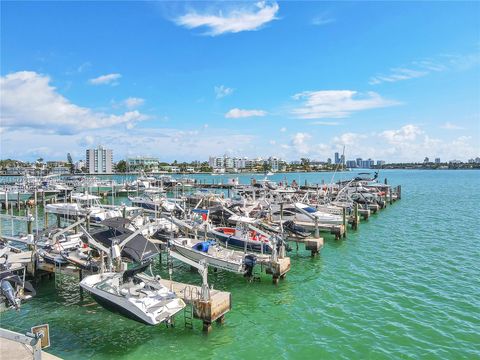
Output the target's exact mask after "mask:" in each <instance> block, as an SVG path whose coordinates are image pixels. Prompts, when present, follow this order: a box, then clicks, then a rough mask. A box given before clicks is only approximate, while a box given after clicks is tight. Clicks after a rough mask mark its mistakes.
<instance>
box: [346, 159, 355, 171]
mask: <svg viewBox="0 0 480 360" xmlns="http://www.w3.org/2000/svg"><path fill="white" fill-rule="evenodd" d="M356 167H357V162H356V161H355V160H348V161H347V168H350V169H353V168H356Z"/></svg>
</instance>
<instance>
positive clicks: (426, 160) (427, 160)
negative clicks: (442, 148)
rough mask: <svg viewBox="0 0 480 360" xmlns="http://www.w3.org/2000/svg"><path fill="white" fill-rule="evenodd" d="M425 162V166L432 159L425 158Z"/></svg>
mask: <svg viewBox="0 0 480 360" xmlns="http://www.w3.org/2000/svg"><path fill="white" fill-rule="evenodd" d="M423 162H424V163H425V164H426V163H429V162H430V159H429V158H428V156H425V159H423Z"/></svg>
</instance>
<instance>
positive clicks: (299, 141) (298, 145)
mask: <svg viewBox="0 0 480 360" xmlns="http://www.w3.org/2000/svg"><path fill="white" fill-rule="evenodd" d="M311 137H312V136H311V135H310V134H307V133H301V132H299V133H296V134H295V135H293V138H292V146H293V147H294V149H295V150H296V151H297V152H298V153H300V154H308V153H309V151H310V146H309V145H308V144H307V141H308V140H309V139H310V138H311Z"/></svg>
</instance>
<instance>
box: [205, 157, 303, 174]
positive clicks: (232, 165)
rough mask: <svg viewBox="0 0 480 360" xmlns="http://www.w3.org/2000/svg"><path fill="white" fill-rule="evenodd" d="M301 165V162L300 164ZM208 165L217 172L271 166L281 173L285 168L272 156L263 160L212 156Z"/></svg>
mask: <svg viewBox="0 0 480 360" xmlns="http://www.w3.org/2000/svg"><path fill="white" fill-rule="evenodd" d="M298 163H299V164H300V162H298ZM208 164H209V165H210V166H211V167H212V168H213V169H214V171H215V172H219V171H218V170H220V169H223V170H229V171H237V170H244V169H247V170H251V169H254V168H255V167H261V166H264V165H269V166H270V168H271V169H272V171H279V170H281V169H284V168H285V165H286V163H285V161H283V160H282V159H280V158H277V157H274V156H270V157H269V158H268V159H263V158H261V157H259V158H256V159H249V158H247V157H229V156H226V155H225V156H223V157H221V156H210V157H209V158H208Z"/></svg>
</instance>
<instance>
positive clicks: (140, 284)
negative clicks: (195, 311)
mask: <svg viewBox="0 0 480 360" xmlns="http://www.w3.org/2000/svg"><path fill="white" fill-rule="evenodd" d="M147 266H148V265H143V266H142V267H140V268H137V269H131V270H126V271H124V272H121V273H115V272H106V273H102V274H95V275H90V276H87V277H86V278H84V279H83V280H82V281H81V282H80V286H81V287H82V288H83V289H84V290H86V291H88V292H89V293H90V294H91V295H92V297H93V298H94V299H95V300H96V301H97V302H98V303H99V304H100V305H101V306H103V307H104V308H106V309H107V310H111V311H114V312H119V313H121V314H122V315H124V316H126V317H128V318H131V319H133V320H136V321H139V322H142V323H144V324H147V325H158V324H160V323H162V322H167V323H169V322H171V321H172V318H173V317H174V316H175V314H177V313H178V312H179V311H181V310H182V309H183V308H184V307H185V303H184V301H183V300H182V299H180V298H178V297H177V296H176V294H175V293H174V292H172V291H170V290H169V289H168V288H167V287H166V286H163V285H162V284H161V283H160V281H159V278H158V277H155V278H154V277H151V276H148V275H146V274H140V273H139V272H141V271H143V270H145V268H146V267H147Z"/></svg>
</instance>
